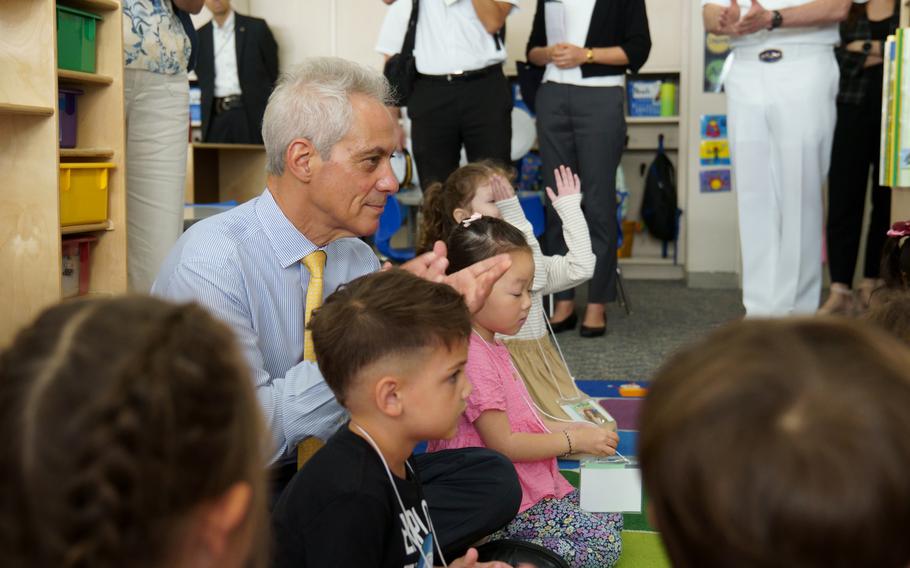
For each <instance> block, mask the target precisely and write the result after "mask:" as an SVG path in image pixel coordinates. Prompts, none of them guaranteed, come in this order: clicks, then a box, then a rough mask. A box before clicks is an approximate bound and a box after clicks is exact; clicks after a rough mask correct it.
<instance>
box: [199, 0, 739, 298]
mask: <svg viewBox="0 0 910 568" xmlns="http://www.w3.org/2000/svg"><path fill="white" fill-rule="evenodd" d="M646 4H647V7H648V17H649V21H650V26H651V33H652V38H653V39H654V48H653V49H652V53H651V56H650V58H649V61H648V64H647V65H646V68H645V69H646V70H651V71H662V70H677V69H681V68H682V69H683V70H684V72H688V74H689V77H688V78H687V80H686V84H687V87H686V90H685V92H684V93H680V112H681V113H684V115H685V116H683V117H682V120H681V124H680V129H681V130H680V136H681V137H683V136H684V137H686V138H687V142H688V147H689V151H688V152H687V153H686V154H684V158H685V160H686V164H685V165H684V166H681V167H680V168H679V170H680V171H679V173H680V175H681V176H683V177H682V178H681V179H680V181H681V182H682V181H683V180H685V182H686V183H685V186H686V194H685V195H680V203H681V207H682V208H683V209H684V210H685V214H684V217H683V220H684V224H685V231H684V239H683V241H682V242H681V245H682V248H683V250H682V251H681V255H680V256H681V258H682V259H683V260H684V262H685V264H686V270H687V271H688V272H689V273H690V282H691V283H692V284H693V285H736V284H737V278H736V273H738V272H739V265H740V261H739V242H738V224H737V219H736V202H735V194H733V193H727V194H700V193H699V185H698V172H699V166H698V143H699V132H698V124H699V117H700V116H701V115H702V114H707V113H723V112H725V110H726V103H725V100H724V95H723V94H706V93H702V73H703V66H704V47H703V41H704V40H703V37H704V31H703V26H702V21H701V8H700V6H699V3H698V2H682V1H681V0H646ZM233 5H234V6H235V7H236V9H237V10H238V11H240V12H244V13H247V14H250V15H253V16H257V17H260V18H264V19H265V20H266V21H268V23H269V26H270V27H271V29H272V32H273V33H274V34H275V37H276V40H277V41H278V44H279V57H280V64H281V67H282V68H284V69H286V68H288V67H290V66H292V65H293V64H294V63H295V62H298V61H300V60H301V59H302V58H304V57H307V56H312V55H337V56H340V57H344V58H347V59H351V60H354V61H359V62H362V63H365V64H368V65H371V66H375V67H376V68H380V67H381V65H382V57H381V56H380V55H379V54H378V53H376V52H375V51H374V50H373V46H374V44H375V41H376V36H377V34H378V32H379V27H380V25H381V23H382V19H383V17H384V15H385V12H386V10H388V7H387V6H386V5H385V4H384V3H383V2H382V0H233ZM519 8H520V9H519V11H517V12H515V13H513V14H512V15H511V16H510V17H509V19H508V22H507V34H506V46H507V49H508V52H509V60H508V62H507V64H506V72H507V73H514V68H515V61H516V60H523V59H524V49H525V44H526V42H527V37H528V35H529V33H530V28H531V22H532V19H533V17H534V10H535V8H536V0H521V2H520V6H519ZM687 10H688V12H687ZM198 18H199V19H200V21H206V20H205V18H206V16H204V15H200V16H199V17H198ZM686 49H688V53H684V51H685V50H686ZM641 159H644V158H641ZM626 165H627V164H626V163H624V168H626ZM626 169H629V170H630V171H627V177H631V176H630V175H629V174H632V175H635V174H634V173H633V170H634V171H637V165H636V166H635V168H632V167H631V166H629V167H628V168H626ZM630 181H631V180H630ZM680 185H683V184H682V183H681V184H680Z"/></svg>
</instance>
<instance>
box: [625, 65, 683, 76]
mask: <svg viewBox="0 0 910 568" xmlns="http://www.w3.org/2000/svg"><path fill="white" fill-rule="evenodd" d="M680 73H681V71H680V70H679V69H670V68H666V69H662V68H660V67H657V68H654V69H648V68H647V65H646V66H645V68H643V69H639V70H638V72H637V73H633V75H679V74H680Z"/></svg>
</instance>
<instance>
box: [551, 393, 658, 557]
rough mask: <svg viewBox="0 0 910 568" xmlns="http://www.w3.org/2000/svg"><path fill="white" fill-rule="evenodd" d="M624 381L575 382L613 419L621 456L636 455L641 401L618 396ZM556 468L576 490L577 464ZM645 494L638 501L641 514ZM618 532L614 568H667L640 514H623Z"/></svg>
mask: <svg viewBox="0 0 910 568" xmlns="http://www.w3.org/2000/svg"><path fill="white" fill-rule="evenodd" d="M623 382H624V381H583V380H579V381H578V387H579V388H580V389H581V390H582V391H584V392H585V393H587V394H588V395H589V396H591V397H592V398H595V399H597V401H598V402H599V403H600V405H601V406H602V407H604V409H606V411H607V412H609V413H610V415H611V416H613V418H614V419H615V420H616V426H617V428H618V430H619V446H618V448H617V449H618V451H619V452H620V453H621V454H623V455H624V456H636V455H638V451H637V445H638V415H639V412H640V410H641V403H642V401H643V400H644V399H642V398H631V397H621V396H619V385H621V384H622V383H623ZM559 468H560V470H561V471H562V473H563V475H564V476H565V477H566V479H568V480H569V483H571V484H573V485H574V486H576V487H578V462H577V461H574V460H559ZM646 502H647V495H645V496H644V499H643V502H642V511H644V507H645V504H646ZM624 521H625V530H624V531H623V533H622V556H620V558H619V563H617V565H616V568H669V567H670V561H669V559H668V558H667V555H666V552H665V551H664V547H663V544H662V543H661V540H660V535H659V534H658V533H657V531H656V530H655V529H654V528H653V527H652V526H651V525H650V524H649V523H648V519H647V517H646V516H645V514H644V513H641V514H635V513H626V514H625V515H624Z"/></svg>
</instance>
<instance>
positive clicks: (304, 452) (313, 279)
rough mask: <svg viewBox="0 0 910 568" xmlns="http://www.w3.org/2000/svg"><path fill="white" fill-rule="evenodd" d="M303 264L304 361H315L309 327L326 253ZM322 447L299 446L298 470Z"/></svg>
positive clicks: (315, 441) (315, 442)
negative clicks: (305, 277)
mask: <svg viewBox="0 0 910 568" xmlns="http://www.w3.org/2000/svg"><path fill="white" fill-rule="evenodd" d="M301 262H303V265H304V266H305V267H306V269H307V270H309V271H310V282H309V284H307V288H306V307H305V308H304V310H305V313H306V316H305V317H304V325H305V326H306V330H305V331H304V332H303V360H304V361H315V360H316V350H315V349H313V332H312V331H310V328H309V325H310V319H311V318H312V316H313V310H315V309H316V308H318V307H319V306H321V305H322V281H323V279H322V276H323V272H324V271H325V251H321V250H317V251H313V252H311V253H310V254H308V255H306V256H305V257H303V260H302V261H301ZM322 446H323V443H322V440H320V439H319V438H315V437H310V438H306V439H304V440H303V441H302V442H300V443H299V444H297V469H300V468H301V467H303V464H305V463H306V462H307V461H308V460H309V459H310V458H311V457H313V454H315V453H316V452H318V451H319V449H320V448H322Z"/></svg>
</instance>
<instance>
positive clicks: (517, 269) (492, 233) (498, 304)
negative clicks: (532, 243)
mask: <svg viewBox="0 0 910 568" xmlns="http://www.w3.org/2000/svg"><path fill="white" fill-rule="evenodd" d="M446 247H447V249H448V258H449V266H448V269H447V271H448V273H449V274H454V273H455V272H458V271H459V270H462V269H464V268H467V267H469V266H471V265H472V264H476V263H478V262H480V261H481V260H486V259H488V258H490V257H493V256H496V255H498V254H508V255H509V257H510V258H511V259H512V266H510V267H509V270H507V271H506V273H505V274H503V275H502V277H501V278H500V279H499V280H497V281H496V283H495V284H494V285H493V290H492V291H491V292H490V295H489V296H488V297H487V300H486V302H484V305H483V308H481V309H480V310H478V311H477V313H475V314H474V318H473V321H474V327H475V329H478V328H479V329H478V332H479V333H481V335H482V336H483V335H485V337H484V339H487V340H490V339H492V337H490V336H489V333H490V332H492V333H494V334H495V333H501V334H504V335H514V334H516V333H518V330H519V329H521V326H522V325H523V324H524V322H525V319H526V318H527V316H528V311H529V310H530V308H531V285H532V284H533V282H534V258H533V256H532V254H531V247H529V246H528V243H527V241H526V240H525V237H524V235H523V234H522V233H521V231H519V230H518V229H516V228H515V227H513V226H512V225H510V224H509V223H507V222H506V221H503V220H502V219H496V218H493V217H480V218H477V219H466V220H464V221H462V222H461V223H459V224H458V225H457V226H456V227H455V228H454V229H453V230H452V232H451V233H450V234H449V237H448V239H447V240H446Z"/></svg>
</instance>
